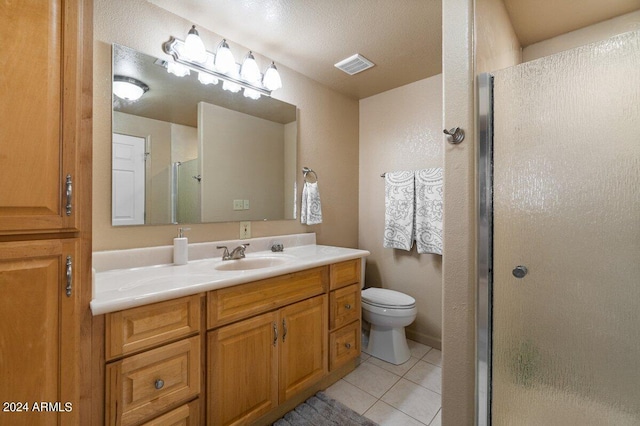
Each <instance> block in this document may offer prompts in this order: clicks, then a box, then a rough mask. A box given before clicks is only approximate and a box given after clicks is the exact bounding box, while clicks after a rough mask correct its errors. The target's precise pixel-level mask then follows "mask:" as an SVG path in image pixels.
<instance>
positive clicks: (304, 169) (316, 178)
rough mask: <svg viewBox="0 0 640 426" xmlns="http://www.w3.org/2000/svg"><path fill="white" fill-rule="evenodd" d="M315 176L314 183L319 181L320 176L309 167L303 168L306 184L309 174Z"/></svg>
mask: <svg viewBox="0 0 640 426" xmlns="http://www.w3.org/2000/svg"><path fill="white" fill-rule="evenodd" d="M310 173H311V174H313V177H314V179H315V180H314V181H313V182H317V181H318V175H317V174H316V172H314V171H313V170H312V169H310V168H308V167H303V168H302V175H303V177H304V180H305V182H307V175H308V174H310Z"/></svg>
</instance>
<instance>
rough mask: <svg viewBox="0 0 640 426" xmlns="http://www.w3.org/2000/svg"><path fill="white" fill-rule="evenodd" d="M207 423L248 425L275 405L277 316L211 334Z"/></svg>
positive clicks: (267, 316) (258, 319)
mask: <svg viewBox="0 0 640 426" xmlns="http://www.w3.org/2000/svg"><path fill="white" fill-rule="evenodd" d="M207 340H208V352H207V358H208V362H207V377H208V380H207V401H208V410H207V416H208V421H207V424H210V425H219V426H223V425H224V426H226V425H248V424H251V422H252V421H253V420H255V419H257V418H259V417H260V416H262V415H263V414H265V413H267V412H269V411H270V410H271V409H273V408H274V407H276V406H277V405H278V340H279V325H278V314H277V312H268V313H266V314H262V315H258V316H256V317H253V318H249V319H246V320H244V321H240V322H237V323H235V324H231V325H227V326H224V327H221V328H219V329H217V330H214V331H210V332H209V333H208V336H207Z"/></svg>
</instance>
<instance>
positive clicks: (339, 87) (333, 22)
mask: <svg viewBox="0 0 640 426" xmlns="http://www.w3.org/2000/svg"><path fill="white" fill-rule="evenodd" d="M148 1H149V2H150V3H153V4H155V5H157V6H159V7H162V8H163V9H166V10H168V11H169V12H172V13H174V14H176V15H178V16H181V17H183V18H185V19H186V20H188V21H190V22H193V23H194V24H195V25H197V26H201V27H203V28H206V29H208V30H210V31H212V32H214V33H216V34H219V35H220V36H221V37H225V38H228V39H229V40H231V41H233V42H234V43H237V44H240V45H243V46H245V47H247V48H249V49H252V50H254V51H255V52H257V53H259V54H260V55H263V56H265V57H267V58H270V59H272V60H274V61H276V64H278V63H279V64H282V65H284V66H286V67H288V68H291V69H293V70H295V71H297V72H299V73H301V74H303V75H306V76H307V77H309V78H312V79H314V80H316V81H318V82H320V83H322V84H324V85H326V86H329V87H331V88H333V89H334V90H336V91H339V92H341V93H344V94H346V95H347V96H350V97H353V98H356V99H362V98H366V97H368V96H371V95H374V94H377V93H380V92H384V91H386V90H390V89H393V88H396V87H399V86H403V85H405V84H408V83H412V82H414V81H417V80H421V79H423V78H427V77H430V76H433V75H436V74H439V73H440V72H442V31H441V26H442V1H441V0H181V1H175V0H148ZM486 1H490V0H486ZM498 1H500V0H498ZM503 1H504V3H505V6H506V9H507V11H508V13H509V16H510V18H511V21H512V23H513V26H514V29H515V32H516V34H517V36H518V38H519V40H520V43H521V44H522V46H523V47H526V46H528V45H530V44H532V43H536V42H539V41H542V40H546V39H548V38H551V37H555V36H557V35H560V34H564V33H567V32H570V31H573V30H576V29H579V28H582V27H584V26H587V25H592V24H594V23H597V22H601V21H604V20H607V19H610V18H613V17H615V16H619V15H622V14H625V13H628V12H631V11H634V10H638V9H640V0H503ZM186 31H187V28H185V33H186ZM174 35H175V36H177V37H180V36H181V35H180V34H174ZM185 35H186V34H185ZM182 38H184V35H183V37H182ZM207 47H208V49H209V50H213V48H214V46H207ZM354 53H360V54H361V55H363V56H365V57H366V58H367V59H369V60H371V61H373V62H374V63H375V64H376V66H375V67H373V68H371V69H369V70H366V71H364V72H362V73H360V74H356V75H353V76H349V75H348V74H345V73H343V72H342V71H339V70H338V69H336V68H335V67H334V66H333V64H335V63H336V62H338V61H340V60H342V59H344V58H347V57H348V56H351V55H353V54H354ZM239 59H240V58H236V60H239Z"/></svg>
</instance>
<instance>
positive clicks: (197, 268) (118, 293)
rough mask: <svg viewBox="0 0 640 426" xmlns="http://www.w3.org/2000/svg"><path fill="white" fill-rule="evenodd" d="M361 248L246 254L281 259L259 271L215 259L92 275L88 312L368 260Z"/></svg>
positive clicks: (305, 247) (304, 247) (310, 248)
mask: <svg viewBox="0 0 640 426" xmlns="http://www.w3.org/2000/svg"><path fill="white" fill-rule="evenodd" d="M369 254H370V253H369V252H368V251H366V250H357V249H350V248H343V247H333V246H323V245H316V244H309V245H300V246H295V247H289V248H286V247H285V250H284V252H280V253H273V252H271V251H259V252H252V253H249V252H248V253H247V257H246V258H247V259H251V258H256V257H270V258H271V257H278V256H279V257H281V258H284V259H286V261H283V262H284V263H282V264H280V265H276V266H270V267H266V268H260V269H250V270H235V271H219V270H216V269H215V268H216V267H217V266H220V265H221V264H223V263H224V264H228V263H229V262H242V261H243V260H229V261H224V262H223V261H222V260H221V259H220V257H216V258H210V259H201V260H194V261H190V262H189V263H188V264H186V265H180V266H177V265H172V264H164V265H154V266H144V267H137V268H128V269H113V270H106V271H102V272H97V273H96V274H95V281H94V293H93V300H92V301H91V311H92V313H93V315H101V314H105V313H108V312H114V311H119V310H122V309H128V308H133V307H136V306H141V305H146V304H149V303H155V302H161V301H163V300H170V299H175V298H177V297H182V296H189V295H192V294H197V293H201V292H205V291H209V290H215V289H219V288H224V287H229V286H233V285H237V284H243V283H247V282H251V281H256V280H261V279H264V278H270V277H274V276H277V275H283V274H288V273H291V272H296V271H301V270H304V269H309V268H314V267H317V266H323V265H328V264H331V263H336V262H342V261H345V260H351V259H357V258H362V257H365V256H368V255H369Z"/></svg>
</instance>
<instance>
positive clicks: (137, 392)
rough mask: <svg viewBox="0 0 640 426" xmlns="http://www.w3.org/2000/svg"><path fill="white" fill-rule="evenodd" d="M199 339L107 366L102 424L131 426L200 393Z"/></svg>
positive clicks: (144, 353)
mask: <svg viewBox="0 0 640 426" xmlns="http://www.w3.org/2000/svg"><path fill="white" fill-rule="evenodd" d="M200 353H201V348H200V336H195V337H191V338H189V339H184V340H180V341H178V342H175V343H171V344H168V345H165V346H161V347H159V348H157V349H152V350H150V351H147V352H143V353H140V354H138V355H133V356H130V357H127V358H124V359H123V360H120V361H116V362H113V363H111V364H108V365H107V370H106V385H107V389H106V402H107V407H106V410H105V411H106V417H107V419H106V424H108V425H122V426H126V425H134V424H138V423H140V422H142V421H144V420H146V419H150V418H153V417H154V416H157V414H158V413H162V412H163V411H166V410H167V409H169V408H171V407H173V406H176V405H179V404H181V403H184V402H186V401H189V400H190V399H193V398H195V397H196V396H197V395H198V394H199V393H200Z"/></svg>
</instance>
